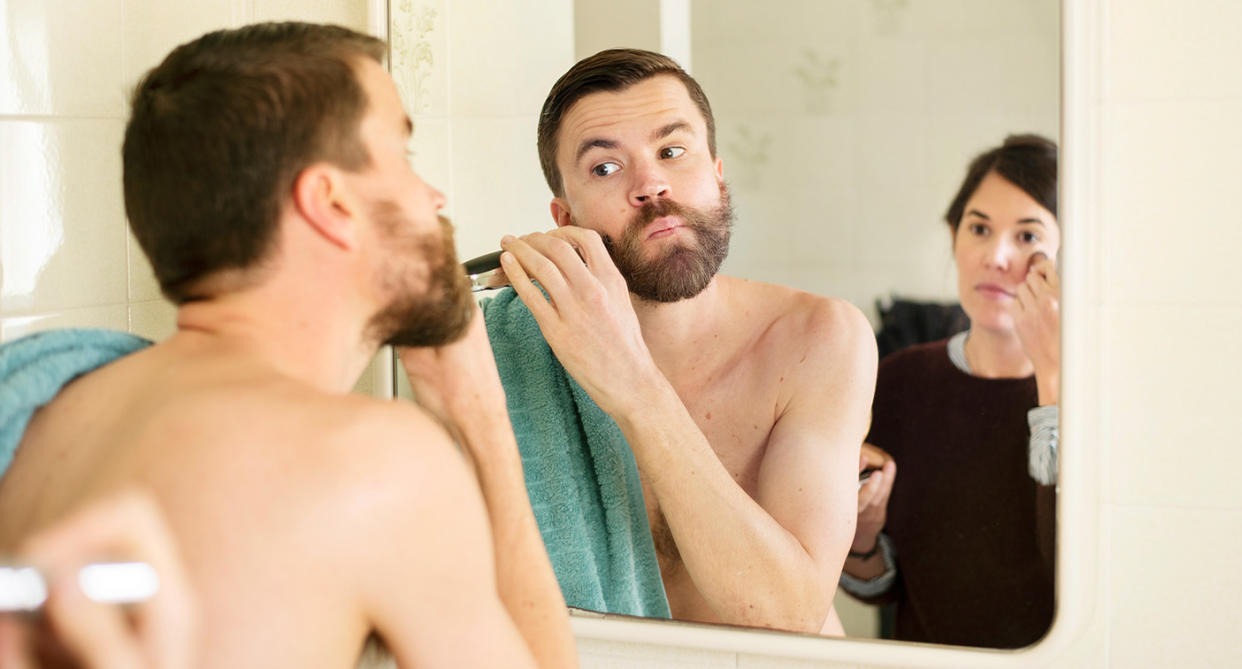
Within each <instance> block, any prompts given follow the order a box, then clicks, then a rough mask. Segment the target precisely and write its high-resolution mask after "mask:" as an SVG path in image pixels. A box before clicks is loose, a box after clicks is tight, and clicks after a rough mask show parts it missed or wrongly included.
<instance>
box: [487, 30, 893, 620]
mask: <svg viewBox="0 0 1242 669" xmlns="http://www.w3.org/2000/svg"><path fill="white" fill-rule="evenodd" d="M539 155H540V160H541V162H542V165H543V170H544V175H545V176H546V178H547V181H548V185H549V186H550V187H551V189H552V192H553V195H554V196H555V197H554V199H553V200H552V204H551V210H552V217H553V219H555V221H556V224H557V226H558V228H557V229H556V230H554V231H552V232H549V233H546V234H542V233H541V234H532V235H526V236H524V237H522V238H520V239H517V238H513V237H506V238H505V239H504V240H503V241H502V247H503V249H504V250H505V251H506V253H504V254H502V263H503V267H504V270H505V272H506V274H507V275H508V277H509V279H510V280H511V281H512V282H513V286H514V289H515V290H516V291H517V293H518V295H519V296H521V298H522V300H523V302H525V304H526V305H527V306H528V307H529V308H530V310H531V312H532V313H533V315H534V316H535V319H536V320H537V322H538V324H539V327H540V329H541V331H542V333H543V335H544V337H545V339H546V340H547V341H548V344H549V345H550V346H551V348H552V350H553V352H555V354H556V356H557V358H558V359H559V360H560V362H561V363H562V364H563V365H564V366H565V368H566V370H567V371H568V372H569V373H570V374H571V375H572V376H573V377H574V379H575V380H576V381H578V383H579V384H580V385H582V387H583V388H584V389H585V390H586V391H587V392H588V393H589V394H590V396H591V398H592V399H593V400H595V402H596V403H597V404H599V406H600V408H602V409H603V410H604V411H606V412H608V414H609V415H610V416H612V418H613V419H614V420H615V421H616V422H617V424H618V425H619V426H620V428H621V430H622V432H623V433H624V435H625V437H626V439H627V440H628V442H629V444H630V446H631V448H632V449H633V452H634V456H635V458H636V460H637V464H638V468H639V472H640V474H641V477H642V480H643V488H644V496H645V501H646V505H647V513H648V521H649V523H650V527H651V528H652V532H653V538H654V540H655V545H656V548H657V553H658V558H659V561H660V570H661V578H662V579H663V581H664V586H665V590H666V592H667V594H668V599H669V605H670V608H671V611H672V615H673V618H675V619H680V620H693V621H703V622H725V623H731V624H739V625H751V626H761V627H769V628H776V629H784V630H795V631H802V632H821V631H823V632H825V633H837V634H840V633H842V631H841V629H840V623H839V621H837V619H836V616H835V614H834V613H833V612H832V609H831V606H832V597H833V593H834V591H835V588H836V583H837V578H838V575H839V574H840V571H841V565H842V562H843V561H844V559H845V556H846V552H847V550H848V548H849V546H850V542H851V541H852V539H853V536H854V523H855V518H856V516H855V507H856V503H857V501H856V495H857V489H858V486H857V483H856V481H857V472H858V470H857V464H858V457H859V446H860V444H861V443H862V439H863V435H864V434H865V432H866V426H867V417H868V412H869V408H870V402H871V395H872V392H873V389H874V384H875V370H876V350H875V337H874V335H873V333H872V332H871V330H870V327H869V326H868V323H867V321H866V320H865V319H864V317H863V316H862V315H861V313H860V312H859V311H858V310H857V309H856V308H854V307H853V306H851V305H850V304H848V303H846V302H844V301H842V300H838V299H832V298H825V297H819V296H816V295H811V294H808V293H804V292H801V291H797V290H793V289H790V288H784V287H781V286H775V285H768V284H762V283H757V282H753V281H746V280H743V279H737V278H733V277H727V276H719V275H717V274H716V271H717V269H718V268H719V266H720V263H721V262H722V261H723V259H724V256H725V254H726V253H727V250H728V240H729V233H730V225H731V211H730V208H729V200H728V191H727V188H726V186H725V183H724V170H723V164H722V162H721V160H720V158H718V157H717V156H716V151H715V129H714V121H713V119H712V115H711V109H710V107H709V105H708V102H707V99H706V97H705V96H704V95H703V93H702V90H701V89H700V88H699V86H698V84H697V83H696V82H695V81H694V80H693V79H691V78H690V77H689V75H687V74H686V73H685V72H684V71H682V70H681V68H680V67H678V66H677V65H676V64H675V63H674V62H673V61H671V60H669V59H668V58H665V57H664V56H661V55H659V54H654V53H650V52H644V51H636V50H613V51H605V52H601V53H599V54H596V55H595V56H592V57H590V58H587V59H585V60H583V61H581V62H579V63H578V64H577V65H575V66H574V67H573V68H572V69H571V70H570V71H569V72H568V73H566V74H565V75H564V76H563V77H562V78H561V79H560V80H559V81H558V82H557V83H556V85H555V86H553V88H552V91H551V93H550V94H549V95H548V98H547V100H546V101H545V103H544V108H543V113H542V114H541V116H540V125H539ZM775 224H779V222H777V223H775ZM575 251H576V252H575ZM614 263H615V264H614ZM532 278H533V279H535V280H537V281H538V283H539V285H540V286H542V288H543V289H545V290H546V291H547V293H548V295H549V297H550V301H549V300H547V299H545V298H544V297H543V295H542V294H541V293H540V292H539V288H538V287H536V286H534V284H532V283H531V279H532Z"/></svg>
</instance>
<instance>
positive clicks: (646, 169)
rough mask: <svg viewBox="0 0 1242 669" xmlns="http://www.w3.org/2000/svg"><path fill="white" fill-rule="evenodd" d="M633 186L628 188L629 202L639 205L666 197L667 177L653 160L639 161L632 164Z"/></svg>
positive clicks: (667, 191) (667, 188) (667, 189)
mask: <svg viewBox="0 0 1242 669" xmlns="http://www.w3.org/2000/svg"><path fill="white" fill-rule="evenodd" d="M632 169H633V172H632V175H633V179H634V182H633V187H632V188H631V190H630V204H632V205H634V206H635V207H641V206H643V205H644V204H646V203H647V202H650V201H652V200H654V199H657V198H665V197H668V196H669V195H670V194H671V193H670V192H669V184H668V178H667V176H666V175H665V173H664V170H662V169H660V167H659V165H658V164H655V163H653V162H646V163H639V164H635V165H633V166H632Z"/></svg>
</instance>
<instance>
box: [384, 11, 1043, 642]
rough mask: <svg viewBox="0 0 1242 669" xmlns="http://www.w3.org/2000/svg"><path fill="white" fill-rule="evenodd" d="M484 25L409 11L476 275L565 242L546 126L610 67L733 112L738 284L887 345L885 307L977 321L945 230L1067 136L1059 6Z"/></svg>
mask: <svg viewBox="0 0 1242 669" xmlns="http://www.w3.org/2000/svg"><path fill="white" fill-rule="evenodd" d="M465 4H467V3H460V2H454V1H453V0H442V1H440V2H423V3H414V2H408V1H402V2H398V1H393V2H391V3H390V8H389V17H390V39H391V41H392V45H393V58H392V64H393V74H394V77H395V78H396V79H397V81H398V85H399V87H400V88H401V89H402V93H403V95H404V97H405V100H406V104H407V106H408V107H409V110H410V113H411V116H412V117H413V118H414V120H415V125H416V134H415V139H414V154H415V155H414V162H415V166H416V169H418V170H419V172H420V173H421V174H423V176H424V177H425V178H427V179H428V181H429V182H431V183H433V184H437V185H439V186H441V188H442V189H443V190H445V191H446V192H447V193H448V195H449V211H448V213H449V214H450V215H451V216H452V217H453V218H454V221H455V223H456V224H457V227H458V233H457V239H458V244H459V254H460V255H461V257H462V258H463V259H464V258H469V257H473V256H475V255H479V254H482V253H486V252H488V251H492V250H494V249H495V248H496V245H497V241H498V240H499V238H500V236H501V235H503V234H506V233H519V234H520V233H524V232H529V231H533V230H545V229H548V228H550V227H551V219H550V217H549V215H548V213H547V211H548V200H549V199H550V198H551V195H550V194H549V193H548V190H547V186H546V185H545V184H544V182H543V178H542V175H541V173H540V172H539V167H538V160H537V157H536V154H535V148H534V147H535V139H534V131H535V124H536V120H537V114H538V111H539V108H540V105H541V104H542V101H543V97H544V95H546V93H547V91H548V88H549V87H550V86H551V84H552V83H553V82H554V81H555V80H556V78H557V77H559V76H560V74H562V73H563V72H564V71H565V70H566V69H568V68H569V66H570V65H572V64H573V62H575V61H576V60H577V59H579V58H581V57H585V56H587V55H590V54H591V53H594V52H596V51H598V50H600V49H602V48H608V47H613V46H634V47H641V48H647V49H652V50H657V51H662V52H664V53H667V54H669V55H672V56H674V57H675V58H677V59H678V60H679V61H680V62H682V64H683V65H685V66H687V69H688V71H689V72H690V73H691V74H692V75H693V76H694V77H695V78H696V79H697V80H698V81H699V83H700V84H701V85H702V87H703V89H704V91H705V92H706V94H707V96H708V98H709V99H710V100H711V103H712V107H713V110H714V112H715V116H716V123H717V146H718V152H719V155H720V156H721V158H722V159H723V160H724V164H725V179H726V181H727V182H728V183H729V186H730V189H731V192H732V195H733V202H734V205H735V208H736V210H737V224H736V227H735V230H734V236H733V242H732V246H731V252H730V256H729V259H728V260H727V261H726V263H725V265H724V268H723V270H722V272H723V273H725V274H730V275H734V276H741V277H746V278H751V279H756V280H760V281H767V282H772V283H777V284H783V285H790V286H795V287H798V288H801V289H803V290H806V291H809V292H812V293H817V294H822V295H830V296H836V297H842V298H845V299H847V300H849V301H850V302H852V303H854V304H855V305H856V306H858V307H859V308H860V309H861V310H862V311H863V312H864V313H865V314H866V315H867V316H868V318H869V319H870V320H871V322H872V324H873V326H877V327H878V326H879V312H878V308H877V301H879V302H885V301H887V300H889V299H891V298H893V297H894V296H897V297H903V298H910V299H915V300H926V301H939V302H952V301H956V299H957V284H956V268H955V265H954V261H953V254H952V250H951V248H950V244H949V242H950V238H949V236H948V235H946V234H945V227H944V223H943V222H942V220H941V219H942V216H943V213H944V211H945V209H946V208H947V206H948V203H949V200H950V199H951V198H952V196H953V194H954V192H955V191H956V189H957V187H958V185H959V183H960V181H961V178H962V176H963V174H964V173H965V168H966V165H967V163H968V162H969V161H970V159H971V158H972V157H973V156H975V155H976V154H978V153H979V152H981V151H983V150H985V149H987V148H990V147H992V146H995V145H997V144H998V143H999V142H1000V140H1001V139H1002V138H1003V137H1004V136H1005V135H1006V134H1009V133H1011V132H1034V133H1038V134H1041V135H1044V136H1046V137H1050V138H1053V139H1056V138H1058V136H1059V135H1060V126H1059V119H1060V109H1061V106H1060V90H1061V81H1060V45H1061V40H1060V25H1061V21H1060V11H1061V10H1060V6H1059V2H1058V1H1057V0H1002V1H1001V2H997V1H995V0H964V1H960V2H952V3H949V2H943V1H941V0H870V1H860V0H841V1H835V2H829V1H824V0H788V1H784V2H780V3H771V2H766V3H765V2H757V1H754V0H695V1H691V0H680V1H674V0H663V1H660V0H648V1H646V2H638V3H627V4H626V6H625V7H624V8H621V9H618V8H615V7H607V6H602V5H601V3H594V2H590V1H589V0H580V1H578V2H574V1H573V0H562V1H561V2H550V3H547V5H546V6H544V7H540V8H537V9H532V8H523V9H522V10H521V11H519V10H516V9H513V8H511V7H509V6H508V5H507V3H503V2H501V1H500V0H480V1H478V2H472V3H468V4H469V5H470V6H469V7H468V8H467V7H465V6H464V5H465ZM497 53H507V54H509V55H508V56H501V57H497V56H496V54H497ZM397 382H398V385H399V386H400V385H401V384H402V383H403V379H401V375H400V374H398V375H397ZM398 392H403V394H406V395H407V396H408V390H405V391H401V390H399V391H398ZM837 605H838V607H839V608H838V611H839V612H840V613H841V615H842V617H843V618H844V623H845V626H846V631H847V634H849V635H850V636H862V637H874V636H879V634H880V629H879V628H880V624H879V621H878V617H877V616H876V614H875V612H874V611H872V610H869V609H866V608H863V607H861V606H860V605H857V604H855V603H854V602H853V600H850V599H848V598H847V597H845V596H843V595H840V594H839V595H838V597H837ZM617 624H622V623H617ZM625 624H628V623H625Z"/></svg>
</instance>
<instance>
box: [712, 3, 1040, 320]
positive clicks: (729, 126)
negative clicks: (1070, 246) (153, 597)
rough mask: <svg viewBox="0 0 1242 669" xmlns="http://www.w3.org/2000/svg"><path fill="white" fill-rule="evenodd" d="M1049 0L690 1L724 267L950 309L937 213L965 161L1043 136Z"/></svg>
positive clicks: (863, 301)
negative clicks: (710, 117) (729, 218)
mask: <svg viewBox="0 0 1242 669" xmlns="http://www.w3.org/2000/svg"><path fill="white" fill-rule="evenodd" d="M1058 5H1059V3H1058V0H1022V1H1012V0H1007V1H1004V2H996V1H995V0H964V1H958V2H952V3H947V2H944V0H907V1H903V2H860V1H856V0H837V1H829V0H783V1H782V2H781V3H779V5H778V6H777V8H774V7H773V6H772V5H771V3H764V2H753V1H748V0H739V1H734V2H717V1H715V0H698V1H696V2H694V3H693V5H692V19H691V21H692V24H691V43H692V48H693V59H692V67H693V71H694V75H695V77H696V78H697V79H698V80H699V82H700V83H701V84H702V85H703V87H704V90H705V91H706V92H707V94H708V96H709V97H710V98H711V102H712V108H713V111H714V112H715V114H716V117H717V134H718V144H719V153H720V155H721V157H722V158H723V159H724V163H725V178H726V180H728V181H729V183H730V186H731V191H732V193H733V197H734V206H735V208H736V210H737V213H738V224H737V229H736V231H735V233H734V244H733V250H732V252H731V254H730V257H729V260H728V261H727V263H726V265H725V270H724V271H726V272H728V273H731V274H736V275H741V276H747V277H750V278H755V279H761V280H767V281H772V282H774V283H780V284H786V285H795V286H799V287H802V288H804V289H805V290H809V291H811V292H816V293H820V294H824V295H833V296H838V297H844V298H846V299H849V300H850V301H852V302H854V303H855V304H856V305H858V306H859V307H860V308H862V309H863V310H864V311H865V312H866V313H867V314H868V315H869V316H870V317H871V318H872V319H873V321H875V320H876V314H875V313H874V305H875V301H876V299H877V298H881V297H888V296H890V295H892V294H893V293H897V294H899V295H902V296H906V297H917V298H931V299H949V300H953V301H956V295H957V285H956V280H955V278H956V273H955V271H954V267H953V259H952V254H951V251H950V246H949V234H948V231H947V226H945V224H944V222H943V220H942V216H943V213H944V210H945V208H946V207H947V206H948V203H949V200H950V199H951V198H952V196H953V194H954V193H955V192H956V189H957V187H958V185H959V184H960V182H961V179H962V177H963V176H964V174H965V170H966V164H967V163H968V162H969V160H970V158H971V157H973V156H974V155H976V154H978V153H979V152H981V151H983V150H985V149H988V148H991V147H992V146H995V145H997V144H999V143H1000V141H1001V140H1002V139H1003V138H1004V136H1005V135H1006V134H1009V133H1013V132H1038V133H1041V134H1044V135H1045V136H1048V137H1051V138H1053V139H1055V138H1056V137H1057V134H1058V125H1059V119H1058V113H1059V101H1060V88H1059V85H1060V81H1059V68H1060V62H1059V58H1058V53H1059V46H1060V45H1059V39H1058V38H1059V35H1060V28H1059V25H1058V18H1059V6H1058Z"/></svg>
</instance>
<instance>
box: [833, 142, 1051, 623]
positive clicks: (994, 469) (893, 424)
mask: <svg viewBox="0 0 1242 669" xmlns="http://www.w3.org/2000/svg"><path fill="white" fill-rule="evenodd" d="M1056 212H1057V149H1056V145H1055V144H1053V143H1052V142H1050V141H1048V140H1046V139H1044V138H1042V137H1038V136H1034V135H1016V136H1010V137H1008V138H1006V140H1005V142H1004V144H1003V145H1001V146H999V147H997V148H995V149H992V150H990V151H987V152H986V153H983V154H982V155H980V156H978V157H977V158H976V159H975V160H974V161H973V162H972V163H971V164H970V167H969V169H968V170H967V174H966V178H965V180H964V181H963V183H962V186H961V188H960V189H959V191H958V193H957V196H956V197H955V198H954V199H953V202H952V204H950V206H949V210H948V212H947V213H946V215H945V221H946V222H947V223H948V225H949V229H950V231H951V232H952V235H953V257H954V260H955V262H956V264H957V273H958V294H959V298H960V301H961V304H962V308H963V309H964V310H965V312H966V314H967V316H969V317H970V329H969V330H968V331H966V332H963V333H959V334H957V335H955V336H953V337H950V338H949V339H947V340H942V341H938V342H933V343H930V344H922V345H918V346H913V347H910V348H907V349H904V350H902V351H899V352H897V353H894V354H892V355H890V356H888V357H886V358H885V359H884V360H883V361H881V363H880V368H879V373H878V377H877V380H876V395H875V403H874V408H873V413H872V425H871V432H870V434H869V435H868V437H867V442H868V443H867V444H865V445H864V448H863V458H862V459H863V462H862V463H860V468H862V467H863V466H866V467H874V468H876V469H875V471H874V472H873V473H872V474H871V476H870V478H869V479H868V481H867V482H866V483H865V484H863V485H862V487H861V488H860V490H859V496H858V502H859V504H858V507H859V513H858V526H857V530H856V533H855V537H854V543H853V546H852V547H851V550H850V553H849V557H848V558H847V560H846V563H845V574H844V575H843V576H842V586H843V587H844V588H845V589H846V590H847V591H849V592H851V593H853V594H855V595H856V596H859V597H860V598H863V599H864V600H866V601H872V602H895V604H896V628H895V636H896V638H898V639H902V640H909V641H925V642H931V643H947V644H962V645H972V646H990V647H1000V648H1018V647H1022V646H1026V645H1030V644H1032V643H1034V642H1036V641H1038V640H1039V638H1040V637H1042V636H1043V635H1044V633H1046V632H1047V630H1048V627H1049V626H1050V625H1051V622H1052V613H1053V563H1052V556H1053V550H1052V542H1053V530H1054V504H1055V491H1054V489H1053V484H1054V483H1055V479H1056V460H1055V454H1056V424H1057V416H1056V411H1057V409H1056V404H1057V391H1058V384H1059V374H1060V344H1059V338H1058V328H1059V315H1058V294H1059V286H1058V278H1057V272H1056V265H1055V262H1054V259H1055V258H1056V257H1057V250H1058V249H1059V247H1060V240H1061V234H1060V233H1061V230H1060V226H1059V225H1058V223H1057V218H1056ZM886 452H887V453H886ZM898 465H900V468H901V476H897V466H898ZM881 529H882V530H883V533H881Z"/></svg>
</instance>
